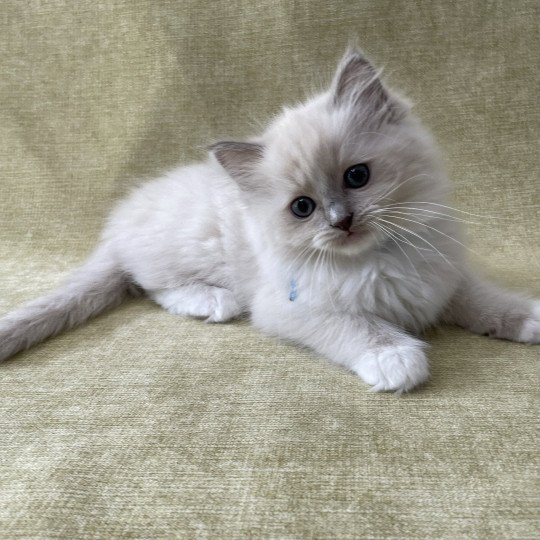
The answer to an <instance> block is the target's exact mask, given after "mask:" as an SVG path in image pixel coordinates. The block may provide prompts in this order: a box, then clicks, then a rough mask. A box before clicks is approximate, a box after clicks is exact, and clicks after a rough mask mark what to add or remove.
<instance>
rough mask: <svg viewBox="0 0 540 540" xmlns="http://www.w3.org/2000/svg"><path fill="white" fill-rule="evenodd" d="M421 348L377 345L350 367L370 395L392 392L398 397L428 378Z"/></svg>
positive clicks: (420, 345)
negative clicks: (369, 389) (364, 384)
mask: <svg viewBox="0 0 540 540" xmlns="http://www.w3.org/2000/svg"><path fill="white" fill-rule="evenodd" d="M423 349H424V344H423V343H422V342H420V341H416V340H411V343H410V344H401V345H381V346H378V347H373V348H370V349H368V350H366V351H365V353H364V354H363V355H362V356H361V357H360V358H359V359H358V361H357V363H356V365H354V366H353V371H355V372H356V373H357V374H358V375H359V376H360V377H361V378H362V379H363V380H364V381H365V382H367V383H368V384H371V385H372V388H371V390H372V391H373V392H389V391H393V392H396V393H398V394H401V393H402V392H407V391H409V390H412V389H413V388H414V387H415V386H418V385H419V384H421V383H423V382H424V381H426V380H427V379H428V378H429V365H428V360H427V357H426V355H425V353H424V350H423Z"/></svg>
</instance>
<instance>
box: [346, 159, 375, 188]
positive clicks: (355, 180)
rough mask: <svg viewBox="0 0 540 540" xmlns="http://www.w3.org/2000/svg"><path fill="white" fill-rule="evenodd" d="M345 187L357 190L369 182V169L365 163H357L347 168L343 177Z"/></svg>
mask: <svg viewBox="0 0 540 540" xmlns="http://www.w3.org/2000/svg"><path fill="white" fill-rule="evenodd" d="M343 181H344V182H345V187H348V188H351V189H359V188H362V187H364V186H365V185H366V184H367V183H368V181H369V167H368V166H367V164H366V163H358V164H357V165H353V166H352V167H349V168H348V169H347V170H346V171H345V174H344V175H343Z"/></svg>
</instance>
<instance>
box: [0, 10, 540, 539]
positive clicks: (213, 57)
mask: <svg viewBox="0 0 540 540" xmlns="http://www.w3.org/2000/svg"><path fill="white" fill-rule="evenodd" d="M0 13H1V15H2V16H1V17H0V43H1V49H0V50H1V54H0V73H1V76H0V101H1V105H0V142H1V145H0V167H1V171H0V314H4V313H6V312H8V311H9V310H10V309H13V308H15V307H16V306H18V305H19V304H20V303H22V302H24V301H26V300H29V299H32V298H34V297H36V296H37V295H39V294H40V293H43V292H45V291H47V290H49V289H51V288H52V287H53V286H55V285H57V284H59V283H60V281H61V280H62V279H63V278H64V277H65V276H66V275H67V274H68V273H69V272H70V271H71V270H72V269H74V268H75V267H76V266H77V265H78V264H80V263H81V262H82V261H83V260H84V258H85V256H86V255H87V254H88V253H89V252H90V250H91V249H92V247H93V246H94V244H95V242H96V239H97V237H98V235H99V231H100V228H101V225H102V223H103V220H104V218H105V217H106V216H107V214H108V212H109V211H110V209H111V208H112V207H113V205H114V204H115V201H116V200H118V199H119V198H120V197H121V196H122V194H124V193H126V191H127V190H128V189H129V188H130V186H133V185H134V184H135V183H137V182H138V181H140V180H141V179H144V178H149V177H151V176H153V175H156V174H159V173H160V172H161V171H164V170H166V169H168V168H171V167H172V166H174V165H176V164H177V163H179V162H186V161H189V160H194V159H200V158H202V157H203V156H204V146H205V144H206V143H207V142H209V141H213V140H216V139H217V138H220V137H222V136H228V137H242V136H246V135H249V134H251V133H253V132H256V131H257V130H258V129H259V126H260V124H261V122H264V121H265V119H267V118H269V117H270V116H271V115H273V114H276V112H277V111H279V109H280V107H281V105H282V104H285V103H294V102H298V101H299V100H300V99H302V98H303V97H304V96H305V95H306V93H309V92H311V91H312V90H314V89H317V88H321V87H322V85H324V84H325V83H327V82H328V80H329V78H330V76H331V74H332V71H333V69H334V66H335V63H336V61H337V59H338V58H339V57H340V55H341V53H342V52H343V50H344V49H345V47H346V45H347V43H348V42H349V41H350V40H351V39H357V41H358V43H359V44H360V45H361V46H362V47H363V48H364V50H365V51H366V52H367V53H368V55H369V56H370V57H371V58H372V59H373V60H374V61H375V62H376V63H377V65H383V66H384V67H385V77H386V80H387V81H388V82H389V83H390V84H392V85H394V86H395V87H397V88H400V89H401V90H402V91H403V92H404V93H405V94H406V95H407V96H409V97H410V98H411V99H412V100H413V101H414V102H415V104H416V105H415V108H416V111H417V114H418V115H419V116H420V117H421V118H422V119H423V120H424V121H425V123H426V124H427V125H428V126H429V127H430V128H431V129H432V131H433V132H434V134H435V136H436V137H437V139H438V140H439V142H440V145H441V147H442V149H443V152H444V155H445V160H446V165H447V168H448V171H449V174H450V175H451V177H452V178H453V180H454V182H455V185H456V195H455V201H456V205H457V206H458V207H459V208H462V209H463V210H465V211H469V212H473V213H477V214H482V215H483V216H484V217H482V218H479V219H478V220H479V221H480V225H471V226H470V227H469V229H468V235H469V241H470V245H471V248H472V250H473V251H474V252H475V253H474V254H471V257H472V258H473V259H474V260H475V261H476V264H477V265H479V266H480V267H481V268H482V269H483V271H484V272H485V273H487V274H488V275H490V276H492V277H495V278H496V279H498V280H499V281H500V282H502V283H506V284H507V285H509V286H511V287H514V288H516V289H518V290H528V291H530V292H531V293H534V294H536V295H539V294H540V271H539V270H540V264H539V255H540V231H539V223H540V211H539V210H540V202H539V192H540V188H539V182H540V180H539V158H538V140H539V131H540V130H539V124H540V122H539V120H540V118H539V107H538V95H539V90H540V88H539V84H538V81H539V78H538V51H539V50H540V40H539V27H538V20H540V9H539V4H538V2H537V1H535V0H531V1H528V0H515V1H511V2H510V1H508V0H493V1H489V2H488V1H477V2H471V1H459V2H446V1H432V2H427V1H426V2H423V1H420V0H406V1H397V0H396V1H389V0H381V1H374V0H373V1H355V2H349V1H344V0H337V1H333V2H324V1H322V0H313V1H311V2H308V1H298V2H295V1H290V0H272V1H270V0H260V1H257V2H255V1H247V0H244V1H241V0H230V1H215V2H203V1H201V0H186V1H173V0H138V1H137V2H133V1H131V0H114V1H105V0H93V1H90V0H78V1H77V2H68V1H67V0H56V1H54V2H52V1H46V0H31V1H28V2H22V1H20V0H4V1H3V2H2V6H1V8H0ZM426 337H427V339H428V340H429V342H430V344H431V353H430V354H431V360H432V373H433V375H432V379H431V381H430V382H429V384H428V385H426V386H425V387H424V388H422V389H420V390H418V391H416V392H413V393H411V394H409V395H405V396H403V397H401V398H396V397H395V396H394V395H389V394H372V393H370V392H368V390H367V387H366V385H364V384H363V383H362V382H361V381H360V380H359V379H357V378H355V377H354V376H353V375H351V374H349V373H347V372H346V371H344V370H342V369H340V368H338V367H336V366H333V365H331V364H329V363H328V362H326V361H324V360H322V359H320V358H318V357H316V356H315V355H314V354H312V353H310V352H309V351H306V350H301V349H299V348H297V347H294V346H291V345H288V344H284V343H278V342H277V341H275V340H273V339H270V338H268V337H265V336H262V335H260V334H259V333H258V332H257V331H255V330H254V329H252V328H251V327H250V326H249V325H248V324H246V323H242V322H239V323H234V324H227V325H215V326H211V325H205V324H202V323H201V322H198V321H194V320H188V319H184V318H178V317H174V316H172V315H169V314H167V313H166V312H165V311H162V310H161V309H159V308H158V307H157V306H156V305H154V304H153V303H151V302H150V301H148V300H145V299H138V300H131V301H129V302H127V303H125V304H124V305H122V306H121V307H120V308H119V309H117V310H115V311H113V312H110V313H108V314H106V315H104V316H102V317H99V318H97V319H95V320H93V321H92V322H91V323H89V324H88V325H86V326H83V327H81V328H79V329H77V330H75V331H72V332H69V333H66V334H63V335H62V336H60V337H58V338H56V339H53V340H50V341H48V342H47V343H44V344H42V345H40V346H38V347H36V348H34V349H32V350H30V351H28V352H26V353H24V354H20V355H18V356H17V357H16V358H14V359H12V360H10V361H8V362H6V363H4V364H3V365H1V366H0V409H1V413H0V447H1V450H0V537H1V538H7V539H11V538H68V539H75V538H89V539H90V538H107V539H109V538H165V537H169V538H170V537H178V538H219V539H236V538H317V539H319V538H320V539H324V538H343V539H347V538H351V539H352V538H396V539H397V538H400V539H401V538H422V539H432V538H433V539H435V538H448V539H456V538H485V539H501V538H538V537H539V536H540V528H539V527H538V504H537V502H538V452H537V447H536V444H537V434H538V412H539V411H538V394H537V388H538V359H539V349H538V348H537V347H531V346H525V345H517V344H511V343H507V342H503V341H495V340H489V339H487V338H484V337H480V336H473V335H471V334H469V333H467V332H465V331H462V330H460V329H457V328H442V329H437V330H433V331H430V332H429V333H428V335H427V336H426Z"/></svg>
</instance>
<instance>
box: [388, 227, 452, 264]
mask: <svg viewBox="0 0 540 540" xmlns="http://www.w3.org/2000/svg"><path fill="white" fill-rule="evenodd" d="M379 220H380V221H384V222H385V223H388V224H389V225H393V226H394V227H397V228H398V229H402V230H404V231H405V232H407V233H409V234H412V235H413V236H416V237H417V238H419V239H420V240H421V241H422V242H424V243H426V244H427V245H428V246H430V247H431V248H433V249H434V250H435V251H436V252H437V253H438V254H439V255H440V256H441V257H442V258H443V260H444V261H445V262H446V263H447V264H448V265H450V266H451V267H452V268H453V269H454V270H456V271H457V272H458V273H459V274H462V272H461V270H459V269H458V268H456V267H455V265H454V264H452V263H451V262H450V261H449V260H448V259H447V258H446V257H445V256H444V255H443V254H442V253H441V252H440V251H439V250H438V249H437V248H436V247H435V246H434V245H433V244H432V243H431V242H429V241H428V240H426V239H425V238H423V237H422V236H420V235H419V234H417V233H415V232H414V231H411V230H410V229H407V227H402V226H401V225H398V224H397V223H392V222H391V221H388V220H386V219H383V218H381V217H380V218H379Z"/></svg>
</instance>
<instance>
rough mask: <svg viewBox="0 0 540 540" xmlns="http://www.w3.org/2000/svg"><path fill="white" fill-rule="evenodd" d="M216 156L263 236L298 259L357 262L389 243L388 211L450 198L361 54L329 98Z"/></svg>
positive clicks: (410, 122)
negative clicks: (308, 255)
mask: <svg viewBox="0 0 540 540" xmlns="http://www.w3.org/2000/svg"><path fill="white" fill-rule="evenodd" d="M210 150H211V152H212V153H213V154H214V156H215V157H216V159H217V160H218V161H219V163H220V164H221V165H222V166H223V168H224V169H225V170H226V171H227V172H228V173H229V175H230V176H231V177H232V178H233V179H235V180H236V182H237V183H238V185H239V186H240V188H241V191H242V193H243V194H244V197H245V201H246V206H247V207H248V210H249V211H250V213H251V215H252V217H253V219H254V220H256V221H257V222H258V223H260V224H261V225H262V228H261V230H263V231H264V232H265V234H267V235H268V234H270V236H271V238H272V239H273V241H275V242H277V243H278V244H279V245H284V246H289V247H292V248H294V249H297V250H304V249H305V250H306V251H308V250H310V249H315V250H323V251H324V250H328V251H332V252H337V253H342V254H345V255H355V254H358V253H361V252H363V251H365V250H367V249H369V248H371V247H373V246H374V245H376V244H378V243H379V242H380V241H381V240H382V239H383V238H387V235H386V234H385V233H384V228H385V227H388V226H389V225H388V224H386V225H385V223H384V222H382V221H381V219H387V220H388V217H389V216H388V214H385V217H384V218H383V217H382V215H383V214H382V212H384V211H388V210H389V207H390V206H391V205H402V204H404V203H405V204H409V205H410V204H411V203H414V202H417V201H423V202H440V201H442V200H443V197H444V196H445V193H446V181H445V179H444V175H443V174H442V173H441V172H440V170H439V165H438V161H439V160H438V158H437V155H436V152H435V150H434V147H433V144H432V142H431V138H430V137H429V135H428V134H427V133H426V132H425V131H424V130H423V129H422V128H421V127H420V126H419V124H418V123H417V122H416V121H415V119H414V118H413V117H412V116H411V114H410V111H409V106H408V105H407V104H406V103H405V101H404V100H402V99H401V98H399V97H398V96H397V95H395V94H394V93H392V92H390V91H389V90H388V89H387V88H385V86H384V85H383V84H382V82H381V80H380V79H379V76H378V73H377V72H376V70H375V69H374V68H373V66H372V65H371V64H370V63H369V62H368V61H367V60H366V58H365V57H364V56H363V54H362V53H361V52H359V51H357V50H349V51H348V52H347V53H346V54H345V56H344V57H343V59H342V61H341V62H340V64H339V66H338V68H337V71H336V74H335V76H334V80H333V82H332V85H331V87H330V89H329V90H328V91H327V92H325V93H323V94H321V95H318V96H316V97H315V98H313V99H311V100H309V101H307V102H306V103H304V104H302V105H300V106H297V107H294V108H290V109H289V108H285V109H284V111H283V112H282V114H281V115H280V116H279V117H278V118H277V119H276V120H275V121H274V122H273V123H272V124H271V125H270V126H269V127H268V129H267V130H266V131H265V132H264V133H263V134H262V135H261V136H260V137H259V138H258V139H256V140H253V141H250V142H228V141H225V142H219V143H216V144H214V145H212V146H211V147H210ZM394 208H397V206H394Z"/></svg>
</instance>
